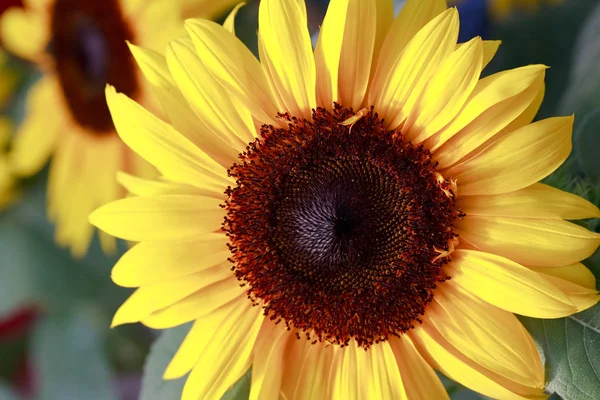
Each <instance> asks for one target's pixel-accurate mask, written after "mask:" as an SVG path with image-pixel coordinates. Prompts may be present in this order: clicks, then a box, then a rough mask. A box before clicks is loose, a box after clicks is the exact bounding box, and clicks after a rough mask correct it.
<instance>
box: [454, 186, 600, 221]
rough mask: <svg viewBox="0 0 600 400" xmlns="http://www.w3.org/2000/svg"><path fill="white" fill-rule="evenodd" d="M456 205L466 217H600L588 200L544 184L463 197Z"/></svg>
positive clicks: (598, 211) (596, 208) (599, 211)
mask: <svg viewBox="0 0 600 400" xmlns="http://www.w3.org/2000/svg"><path fill="white" fill-rule="evenodd" d="M456 206H457V207H458V208H460V209H461V210H463V211H464V212H465V213H466V214H467V215H484V216H486V215H489V216H496V217H519V218H544V219H586V218H600V210H598V207H596V206H595V205H593V204H592V203H590V202H589V201H587V200H585V199H583V198H581V197H579V196H577V195H574V194H572V193H568V192H564V191H562V190H559V189H555V188H553V187H552V186H548V185H544V184H543V183H535V184H533V185H531V186H529V187H527V188H525V189H521V190H517V191H515V192H510V193H503V194H498V195H492V196H461V197H459V198H458V200H457V202H456Z"/></svg>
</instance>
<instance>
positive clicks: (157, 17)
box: [0, 0, 230, 256]
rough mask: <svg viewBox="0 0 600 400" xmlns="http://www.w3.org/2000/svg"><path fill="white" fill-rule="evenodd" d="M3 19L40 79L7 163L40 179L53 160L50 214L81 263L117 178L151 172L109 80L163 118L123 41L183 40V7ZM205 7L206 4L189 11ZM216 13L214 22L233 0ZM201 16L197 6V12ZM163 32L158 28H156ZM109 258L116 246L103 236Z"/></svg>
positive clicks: (109, 3)
mask: <svg viewBox="0 0 600 400" xmlns="http://www.w3.org/2000/svg"><path fill="white" fill-rule="evenodd" d="M24 3H25V8H16V7H15V8H11V9H9V10H7V11H6V12H5V14H4V15H3V17H2V19H1V21H0V25H1V26H0V32H1V34H2V40H3V43H4V44H5V46H6V47H7V49H8V50H10V51H12V52H14V53H15V54H17V55H19V56H21V57H23V58H25V59H27V60H30V61H33V62H35V63H36V64H37V65H38V66H39V68H40V70H41V71H42V73H43V77H42V78H41V80H40V81H39V82H38V83H37V84H36V85H35V86H34V87H33V88H32V89H31V92H30V95H29V97H28V101H27V109H26V116H25V120H24V122H23V123H22V124H21V126H20V127H19V128H18V131H17V133H16V136H15V138H14V142H13V144H12V148H13V149H12V151H11V154H10V160H9V162H10V164H11V166H12V169H13V171H14V172H15V173H16V174H17V175H19V176H29V175H32V174H34V173H36V172H38V171H39V170H40V169H41V168H42V167H43V166H44V164H45V163H46V161H47V160H48V158H49V157H50V156H51V155H53V156H54V157H53V161H52V163H51V167H50V169H51V171H50V178H49V182H48V210H49V216H50V218H51V219H52V220H53V221H54V222H55V223H56V224H57V230H56V240H57V242H58V243H59V244H61V245H64V246H69V247H71V249H72V252H73V254H74V255H76V256H82V255H84V254H85V253H86V251H87V248H88V246H89V243H90V240H91V238H92V236H93V228H92V226H91V225H90V224H89V222H88V221H87V215H88V214H89V213H90V212H91V211H92V210H93V209H94V208H96V207H98V206H99V205H101V204H104V203H106V202H108V201H111V200H115V199H117V198H119V197H121V196H122V195H123V194H124V193H122V191H121V189H120V188H119V186H118V184H117V183H116V181H115V179H114V176H115V173H116V171H118V170H124V171H130V172H133V173H136V174H139V175H147V174H153V172H152V171H153V169H152V168H151V167H150V166H149V165H146V164H145V163H144V162H142V160H141V159H139V157H137V156H135V155H134V154H133V153H132V152H131V151H129V149H128V148H127V147H126V146H125V145H123V143H122V142H121V140H120V139H119V137H118V136H117V135H116V133H115V131H114V127H113V123H112V120H111V116H110V113H109V111H108V107H107V105H106V100H105V95H104V86H105V85H106V83H107V82H109V83H111V84H113V85H115V86H116V87H118V88H119V90H121V91H123V92H124V93H127V95H128V96H130V97H131V98H134V99H136V101H139V102H140V103H141V104H144V105H145V106H147V107H149V108H150V109H152V110H154V111H157V110H158V108H159V107H158V103H156V104H155V103H154V102H153V98H152V97H151V95H150V93H149V90H148V89H149V88H148V84H147V82H145V81H144V80H143V78H142V77H141V75H140V73H139V70H138V69H137V67H136V65H135V62H134V61H133V58H132V57H131V54H130V51H129V49H128V46H127V43H126V41H130V42H133V43H138V44H141V45H143V46H145V47H148V48H151V49H155V50H158V51H163V49H164V47H165V45H166V43H167V42H168V40H170V39H173V38H175V37H177V36H179V35H181V34H182V33H183V29H182V21H183V15H184V14H185V12H186V9H185V8H183V7H182V5H181V4H180V3H179V0H156V1H145V0H104V1H79V0H26V1H25V2H24ZM196 3H198V4H204V3H206V1H205V0H198V1H197V2H194V1H192V0H188V1H187V4H188V5H190V6H191V5H195V4H196ZM218 4H219V5H220V6H222V7H214V6H211V7H210V10H209V11H210V12H211V14H208V13H204V14H198V16H200V17H211V16H213V13H216V12H219V11H223V9H224V8H226V7H227V6H228V5H229V4H230V2H222V3H218ZM197 11H198V12H200V9H198V10H197ZM157 27H160V29H157ZM100 239H101V244H102V246H103V248H104V249H105V250H106V251H111V250H112V249H113V248H114V246H115V241H114V239H113V238H111V237H109V236H108V235H104V234H101V235H100Z"/></svg>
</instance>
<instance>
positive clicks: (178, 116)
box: [129, 44, 229, 167]
mask: <svg viewBox="0 0 600 400" xmlns="http://www.w3.org/2000/svg"><path fill="white" fill-rule="evenodd" d="M129 48H130V50H131V53H132V54H133V56H134V58H135V60H136V62H137V63H138V65H139V66H140V69H141V70H142V73H143V74H144V77H145V78H146V79H147V80H148V81H149V83H150V87H151V90H152V91H153V92H154V93H155V95H156V97H157V98H158V99H159V101H160V103H161V105H162V107H163V110H164V112H165V114H166V115H167V117H168V119H169V122H171V124H172V125H173V127H174V128H175V130H177V131H178V132H179V133H181V134H182V135H183V136H185V137H186V138H187V139H188V140H190V141H191V142H192V143H194V144H195V145H196V146H198V147H200V148H203V147H207V146H208V145H207V143H206V142H207V140H210V137H207V135H205V134H204V133H205V131H206V130H207V129H208V128H207V127H206V124H205V123H203V122H202V121H201V120H200V119H198V117H197V116H196V114H194V112H193V111H192V109H191V108H190V106H189V104H188V102H187V100H186V99H185V97H183V94H182V93H181V91H180V90H179V89H178V88H177V84H176V83H175V80H174V79H173V77H172V76H171V72H170V71H169V67H168V66H167V60H166V58H165V56H163V55H162V54H159V53H157V52H155V51H152V50H149V49H146V48H143V47H138V46H135V45H133V44H129ZM208 147H209V146H208ZM227 167H229V165H227Z"/></svg>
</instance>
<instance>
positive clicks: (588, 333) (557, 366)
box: [520, 305, 600, 400]
mask: <svg viewBox="0 0 600 400" xmlns="http://www.w3.org/2000/svg"><path fill="white" fill-rule="evenodd" d="M520 319H521V321H522V322H523V325H525V327H526V328H527V330H528V331H529V332H530V333H531V335H532V336H533V338H534V340H535V342H536V344H537V346H538V350H539V351H540V354H541V356H542V360H543V362H544V367H545V369H546V390H547V391H548V392H549V393H557V394H558V395H560V396H561V397H562V398H563V399H565V400H571V399H573V400H575V399H577V400H584V399H589V400H595V399H597V398H598V393H600V346H599V345H598V344H599V343H600V307H599V306H598V305H596V306H595V307H592V308H591V309H589V310H586V311H583V312H581V313H578V314H575V315H572V316H570V317H567V318H561V319H551V320H541V319H534V318H525V317H521V318H520Z"/></svg>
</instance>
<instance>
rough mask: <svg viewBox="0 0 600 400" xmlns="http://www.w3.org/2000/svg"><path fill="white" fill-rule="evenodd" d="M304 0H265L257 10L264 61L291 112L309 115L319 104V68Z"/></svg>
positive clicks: (296, 114)
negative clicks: (317, 71) (317, 69)
mask: <svg viewBox="0 0 600 400" xmlns="http://www.w3.org/2000/svg"><path fill="white" fill-rule="evenodd" d="M307 23H308V22H307V17H306V5H305V4H304V0H290V1H280V0H262V1H261V2H260V5H259V9H258V29H259V32H260V37H259V40H260V41H261V42H262V46H263V49H264V51H265V56H266V57H265V58H264V59H261V63H263V64H264V65H266V66H267V67H268V68H267V70H268V71H269V72H270V75H271V80H272V82H273V84H274V87H275V90H276V91H277V92H278V93H279V96H280V97H281V99H282V100H283V102H284V106H285V108H286V109H287V111H289V112H290V113H291V114H292V115H295V116H298V117H304V118H310V116H311V110H312V109H314V108H315V107H316V79H317V76H316V67H315V60H314V57H313V50H312V44H311V41H310V34H309V32H308V26H307Z"/></svg>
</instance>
